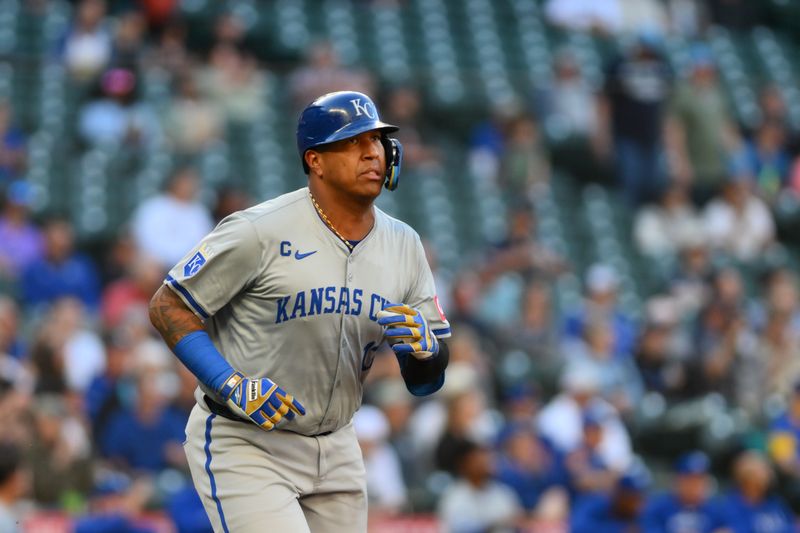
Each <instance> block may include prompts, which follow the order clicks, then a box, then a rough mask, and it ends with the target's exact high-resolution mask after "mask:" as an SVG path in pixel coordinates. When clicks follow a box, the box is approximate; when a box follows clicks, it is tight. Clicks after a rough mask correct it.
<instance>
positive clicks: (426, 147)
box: [381, 85, 442, 170]
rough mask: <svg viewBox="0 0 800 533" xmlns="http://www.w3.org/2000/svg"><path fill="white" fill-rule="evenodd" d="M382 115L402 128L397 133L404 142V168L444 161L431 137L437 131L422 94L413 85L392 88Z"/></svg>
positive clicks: (426, 165) (414, 167)
mask: <svg viewBox="0 0 800 533" xmlns="http://www.w3.org/2000/svg"><path fill="white" fill-rule="evenodd" d="M382 109H384V111H383V112H382V114H381V118H382V119H383V120H385V121H386V122H388V123H390V124H394V125H395V126H398V127H399V128H400V131H398V132H397V134H395V135H396V136H397V138H398V139H399V140H400V142H402V143H403V170H405V169H406V168H409V169H418V168H420V167H422V168H423V169H424V168H425V167H431V166H433V167H436V166H440V164H441V158H442V157H441V154H440V153H439V152H438V151H437V150H436V148H435V143H431V142H430V138H431V137H432V136H434V135H436V132H435V131H434V125H433V124H431V122H430V121H429V120H428V118H427V114H426V113H424V112H423V108H422V97H421V96H420V94H419V91H418V90H417V89H416V88H415V87H413V86H411V85H401V86H398V87H394V88H392V89H390V90H389V93H388V94H387V95H386V105H385V106H383V108H382Z"/></svg>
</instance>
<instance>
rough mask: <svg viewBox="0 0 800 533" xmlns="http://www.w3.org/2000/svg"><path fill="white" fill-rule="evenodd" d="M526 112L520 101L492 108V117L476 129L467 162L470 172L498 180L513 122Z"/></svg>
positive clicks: (470, 140)
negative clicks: (510, 125) (510, 126)
mask: <svg viewBox="0 0 800 533" xmlns="http://www.w3.org/2000/svg"><path fill="white" fill-rule="evenodd" d="M522 113H523V108H522V106H521V105H520V104H519V102H516V101H512V102H503V103H502V104H497V103H495V104H494V105H493V106H492V107H491V108H490V109H489V118H488V119H487V120H485V121H483V122H479V123H478V124H477V125H476V126H475V127H473V128H472V131H471V132H470V139H469V155H468V156H467V161H468V165H469V171H470V173H471V174H472V175H473V176H475V177H476V178H477V179H478V180H479V181H481V182H489V183H495V182H496V180H497V177H498V175H499V173H500V161H501V158H502V157H503V152H504V151H505V146H506V135H507V133H508V127H509V124H510V123H511V122H512V121H513V120H514V119H515V118H516V117H518V116H519V115H520V114H522Z"/></svg>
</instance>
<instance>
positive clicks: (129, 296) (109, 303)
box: [100, 254, 164, 329]
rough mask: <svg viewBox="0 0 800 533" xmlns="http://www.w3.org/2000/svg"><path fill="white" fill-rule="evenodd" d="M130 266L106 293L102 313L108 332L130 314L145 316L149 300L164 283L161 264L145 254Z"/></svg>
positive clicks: (104, 293)
mask: <svg viewBox="0 0 800 533" xmlns="http://www.w3.org/2000/svg"><path fill="white" fill-rule="evenodd" d="M127 266H128V274H127V275H126V276H125V277H123V278H121V279H118V280H116V281H114V282H111V283H109V284H108V285H107V286H106V288H105V289H104V290H103V297H102V304H101V308H100V311H101V315H102V318H103V324H104V325H105V326H106V327H107V328H109V329H113V328H116V327H117V326H119V325H120V323H121V322H122V321H123V320H124V319H125V317H126V315H128V314H131V313H139V314H143V313H146V309H147V305H148V303H149V302H150V298H152V296H153V294H155V292H156V290H157V289H158V288H159V287H160V286H161V282H162V281H163V280H164V269H163V266H162V264H161V262H160V261H157V260H155V259H154V258H152V257H149V256H147V255H146V254H141V255H139V256H138V257H136V258H135V259H134V262H133V263H132V264H130V265H127Z"/></svg>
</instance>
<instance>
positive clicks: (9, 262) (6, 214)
mask: <svg viewBox="0 0 800 533" xmlns="http://www.w3.org/2000/svg"><path fill="white" fill-rule="evenodd" d="M33 200H34V198H33V188H32V187H31V185H30V184H29V183H28V182H26V181H15V182H12V183H11V184H10V185H9V186H8V188H7V189H6V194H5V202H4V204H3V211H2V213H1V214H0V280H2V281H4V282H5V283H9V284H12V283H14V282H16V280H17V279H18V278H19V276H20V274H21V273H22V272H23V271H24V270H25V269H26V268H27V267H28V265H30V264H31V263H33V262H34V261H36V260H38V259H41V257H42V255H43V253H44V239H43V238H42V232H41V231H40V230H39V228H37V227H36V225H35V224H34V223H33V222H32V221H31V218H30V208H31V205H32V204H33Z"/></svg>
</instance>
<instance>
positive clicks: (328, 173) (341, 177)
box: [320, 130, 386, 198]
mask: <svg viewBox="0 0 800 533" xmlns="http://www.w3.org/2000/svg"><path fill="white" fill-rule="evenodd" d="M320 167H321V170H322V180H323V182H325V183H326V184H327V185H328V186H331V187H334V188H336V189H339V190H340V191H342V192H346V193H349V194H352V195H354V196H360V197H369V198H375V197H377V196H378V195H379V194H380V193H381V187H382V186H383V182H384V175H385V173H386V155H385V153H384V150H383V145H382V144H381V132H380V131H378V130H372V131H367V132H364V133H362V134H360V135H356V136H355V137H351V138H349V139H344V140H341V141H338V142H335V143H332V144H330V145H328V146H327V147H326V149H325V150H323V151H321V152H320Z"/></svg>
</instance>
